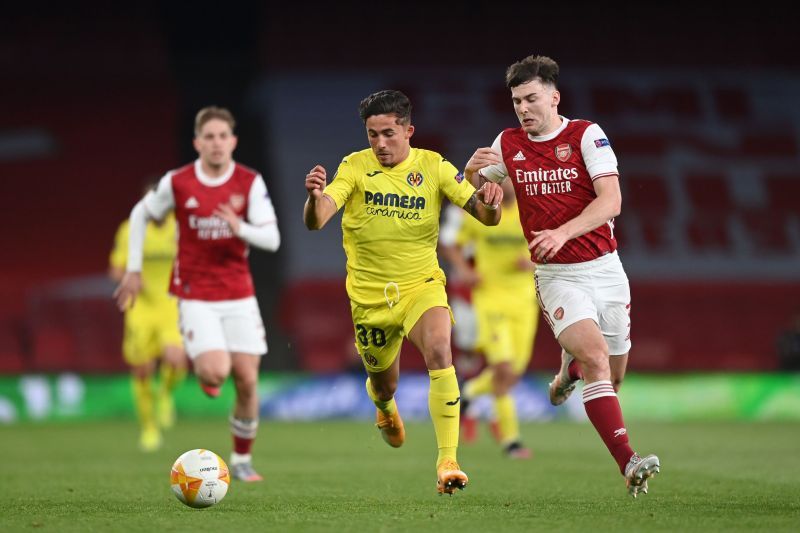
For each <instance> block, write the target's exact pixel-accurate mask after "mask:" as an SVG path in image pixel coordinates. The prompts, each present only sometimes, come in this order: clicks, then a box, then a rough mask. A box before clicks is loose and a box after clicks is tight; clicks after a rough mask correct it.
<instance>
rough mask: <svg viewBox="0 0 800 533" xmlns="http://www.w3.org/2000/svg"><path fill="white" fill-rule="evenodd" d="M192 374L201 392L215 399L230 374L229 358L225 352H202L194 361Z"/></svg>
mask: <svg viewBox="0 0 800 533" xmlns="http://www.w3.org/2000/svg"><path fill="white" fill-rule="evenodd" d="M194 373H195V374H196V375H197V379H198V380H199V381H200V388H201V389H203V392H205V393H206V394H207V395H208V396H209V397H211V398H216V397H217V396H219V393H220V391H221V389H222V385H223V383H225V380H226V379H227V378H228V375H229V374H230V373H231V356H230V354H228V352H226V351H225V350H209V351H207V352H203V353H201V354H200V355H198V356H197V357H195V359H194Z"/></svg>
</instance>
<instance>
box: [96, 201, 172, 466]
mask: <svg viewBox="0 0 800 533" xmlns="http://www.w3.org/2000/svg"><path fill="white" fill-rule="evenodd" d="M175 227H176V226H175V217H174V216H172V215H171V214H170V215H169V216H168V217H166V218H165V220H164V221H163V222H162V223H160V224H159V223H156V222H155V221H151V222H149V223H148V225H147V232H146V234H145V241H144V262H143V265H142V292H141V294H140V295H139V298H138V299H137V301H136V305H135V306H133V307H131V308H129V309H128V310H127V311H125V333H124V337H123V341H122V353H123V356H124V357H125V361H126V362H127V363H128V365H130V367H131V378H132V383H133V397H134V402H135V406H136V414H137V417H138V419H139V424H140V425H141V435H140V438H139V446H140V448H141V449H142V450H144V451H152V450H156V449H158V448H159V447H160V446H161V429H162V428H169V427H171V426H172V425H173V424H174V423H175V404H174V402H173V399H172V391H173V390H174V389H175V387H176V386H177V385H178V384H179V383H180V382H181V381H182V380H183V378H184V377H185V376H186V367H187V361H186V356H185V354H184V351H183V343H182V341H181V334H180V331H179V330H178V302H177V300H176V299H175V298H174V297H173V296H171V295H170V294H169V293H168V292H167V290H168V289H169V280H170V273H171V270H172V262H173V260H174V259H175V253H176V250H177V248H176V240H175V231H176V230H175ZM128 234H129V229H128V221H127V220H126V221H124V222H123V223H122V224H121V225H120V226H119V229H118V230H117V234H116V237H115V239H114V249H113V250H112V252H111V257H110V260H109V262H110V266H109V275H110V277H111V278H112V279H113V280H114V281H116V282H119V281H120V280H121V279H122V276H123V275H124V274H125V267H126V264H127V261H128ZM159 359H161V365H160V380H159V386H158V390H157V391H155V390H154V388H153V383H152V380H153V375H154V374H155V371H156V367H157V366H158V361H159Z"/></svg>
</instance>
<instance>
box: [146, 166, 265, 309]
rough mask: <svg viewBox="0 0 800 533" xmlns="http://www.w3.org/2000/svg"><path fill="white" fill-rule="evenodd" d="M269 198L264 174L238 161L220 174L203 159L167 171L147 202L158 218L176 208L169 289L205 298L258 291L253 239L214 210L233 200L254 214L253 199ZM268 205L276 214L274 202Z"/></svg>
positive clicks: (226, 297) (237, 206) (242, 212)
mask: <svg viewBox="0 0 800 533" xmlns="http://www.w3.org/2000/svg"><path fill="white" fill-rule="evenodd" d="M254 191H256V192H254ZM262 191H263V193H262ZM264 201H266V202H269V196H268V195H267V194H266V187H265V185H264V184H263V180H262V178H261V176H260V175H259V174H258V173H257V172H256V171H254V170H252V169H249V168H247V167H245V166H243V165H239V164H237V163H232V164H231V166H230V169H229V170H228V172H226V173H225V175H223V176H220V177H218V178H210V177H208V176H205V175H204V173H203V172H202V168H201V166H200V162H199V161H195V162H194V163H193V164H189V165H186V166H184V167H182V168H179V169H177V170H173V171H171V172H169V173H167V175H166V176H164V178H162V180H161V182H160V183H159V185H158V188H157V189H156V191H155V192H154V193H151V194H148V195H147V196H146V197H145V207H146V208H147V211H148V212H149V214H150V216H151V217H153V218H156V219H160V218H161V217H163V215H164V214H165V213H166V212H167V211H168V210H169V209H174V211H175V218H176V220H177V222H178V255H177V257H176V259H175V263H174V266H173V270H172V281H171V283H170V292H171V293H172V294H174V295H175V296H177V297H179V298H184V299H189V300H205V301H220V300H236V299H241V298H247V297H249V296H253V295H254V294H255V291H254V288H253V280H252V277H251V275H250V266H249V263H248V261H247V255H248V250H249V248H248V245H247V243H246V242H244V241H243V240H242V239H240V238H239V237H237V236H236V235H235V234H234V233H233V231H232V230H231V229H230V227H229V226H228V224H227V223H226V222H225V221H224V220H223V219H221V218H219V217H216V216H214V214H213V213H214V210H215V209H216V208H217V206H219V205H220V204H229V205H230V206H231V207H232V208H233V209H234V211H236V213H237V215H239V217H240V218H243V219H248V218H250V219H252V218H253V216H252V215H253V213H254V209H253V206H251V205H250V204H251V203H254V202H257V203H259V204H260V203H262V202H264ZM268 207H269V210H268V211H269V213H270V214H271V216H272V217H273V218H274V210H273V209H272V204H271V202H269V206H268ZM257 212H265V209H263V208H260V209H259V210H257ZM248 215H250V216H248ZM268 216H270V215H268V214H265V215H264V216H259V217H258V218H261V219H262V220H263V219H264V218H265V217H268Z"/></svg>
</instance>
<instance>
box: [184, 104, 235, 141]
mask: <svg viewBox="0 0 800 533" xmlns="http://www.w3.org/2000/svg"><path fill="white" fill-rule="evenodd" d="M214 119H219V120H223V121H225V122H227V123H228V125H229V126H230V127H231V131H233V129H234V128H235V127H236V119H235V118H233V113H231V112H230V111H228V110H227V109H225V108H224V107H217V106H215V105H210V106H208V107H204V108H203V109H201V110H200V111H198V112H197V115H195V117H194V134H195V135H200V131H201V130H202V129H203V126H205V124H206V122H208V121H209V120H214Z"/></svg>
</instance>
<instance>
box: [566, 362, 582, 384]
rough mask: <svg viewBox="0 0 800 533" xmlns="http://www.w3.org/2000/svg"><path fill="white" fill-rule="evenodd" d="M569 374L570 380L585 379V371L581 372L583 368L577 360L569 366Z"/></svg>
mask: <svg viewBox="0 0 800 533" xmlns="http://www.w3.org/2000/svg"><path fill="white" fill-rule="evenodd" d="M567 373H568V374H569V379H571V380H572V381H578V380H579V379H583V371H582V370H581V366H580V365H579V364H578V361H577V360H575V359H573V360H572V361H570V363H569V366H568V367H567Z"/></svg>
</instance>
